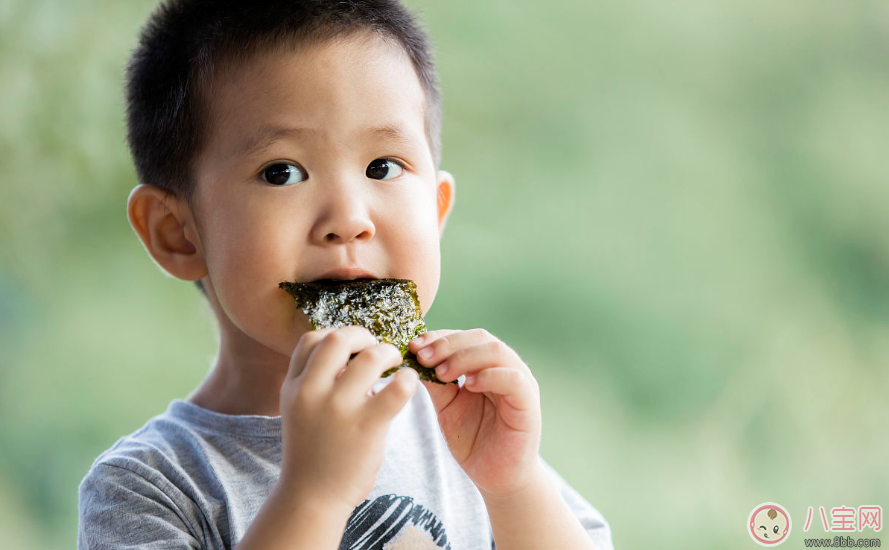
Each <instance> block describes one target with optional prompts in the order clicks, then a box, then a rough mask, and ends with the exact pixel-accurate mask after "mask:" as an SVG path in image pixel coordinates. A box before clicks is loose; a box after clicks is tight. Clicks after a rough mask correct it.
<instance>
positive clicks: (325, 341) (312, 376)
mask: <svg viewBox="0 0 889 550" xmlns="http://www.w3.org/2000/svg"><path fill="white" fill-rule="evenodd" d="M375 345H377V339H376V338H375V337H374V335H373V333H371V332H370V331H369V330H368V329H366V328H365V327H362V326H358V325H350V326H347V327H340V328H337V329H336V330H332V331H330V332H329V333H327V334H325V335H324V337H323V338H322V339H321V341H320V342H318V344H316V345H315V347H314V348H313V349H312V351H311V353H309V356H308V358H307V359H306V366H305V371H306V373H305V377H304V379H303V384H306V387H312V388H314V390H315V391H330V389H331V387H332V386H333V383H334V380H335V379H336V374H337V372H338V371H340V370H341V369H342V368H343V367H345V366H346V363H348V362H349V357H350V356H351V355H352V354H353V353H359V352H361V351H362V350H364V349H367V348H369V347H371V346H375ZM347 370H348V369H347Z"/></svg>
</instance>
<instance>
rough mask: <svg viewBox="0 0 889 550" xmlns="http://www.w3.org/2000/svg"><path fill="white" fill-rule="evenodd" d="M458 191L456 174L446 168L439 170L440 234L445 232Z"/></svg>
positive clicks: (437, 200)
mask: <svg viewBox="0 0 889 550" xmlns="http://www.w3.org/2000/svg"><path fill="white" fill-rule="evenodd" d="M456 191H457V186H456V182H455V181H454V176H452V175H451V173H450V172H448V171H446V170H439V171H438V190H437V192H436V202H437V205H438V234H439V236H441V235H442V234H443V233H444V228H445V224H446V223H447V221H448V215H449V214H450V213H451V210H452V209H453V208H454V197H455V194H456Z"/></svg>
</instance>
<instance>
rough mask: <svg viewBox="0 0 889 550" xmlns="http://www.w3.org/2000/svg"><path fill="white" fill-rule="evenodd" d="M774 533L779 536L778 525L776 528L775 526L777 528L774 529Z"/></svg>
mask: <svg viewBox="0 0 889 550" xmlns="http://www.w3.org/2000/svg"><path fill="white" fill-rule="evenodd" d="M772 531H774V532H775V534H776V535H777V534H778V526H777V525H776V526H775V528H774V529H772Z"/></svg>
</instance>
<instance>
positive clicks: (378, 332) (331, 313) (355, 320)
mask: <svg viewBox="0 0 889 550" xmlns="http://www.w3.org/2000/svg"><path fill="white" fill-rule="evenodd" d="M278 288H281V289H283V290H285V291H286V292H287V293H288V294H290V296H292V297H293V299H294V301H295V302H296V307H298V308H301V309H302V311H303V313H305V314H306V315H308V317H309V321H311V323H312V328H313V329H315V330H317V329H319V328H327V327H345V326H349V325H360V326H363V327H365V328H367V329H368V330H370V331H371V332H372V333H373V335H374V336H375V337H376V339H377V341H378V342H381V343H382V342H386V343H389V344H392V345H394V346H395V347H397V348H398V349H399V350H400V351H401V356H402V358H403V362H402V363H401V365H399V366H397V367H392V368H391V369H389V370H387V371H386V372H384V373H383V374H382V376H381V378H386V377H388V376H390V375H391V374H393V373H395V371H397V370H398V369H400V368H402V367H410V368H412V369H414V370H415V371H417V373H418V374H419V375H420V380H426V381H427V382H435V383H436V384H445V383H446V382H442V381H441V380H439V379H438V376H436V375H435V368H430V367H424V366H423V365H421V364H420V363H419V362H418V361H417V356H416V355H414V354H413V352H411V351H410V350H409V349H408V342H410V341H411V340H412V339H414V338H416V337H417V336H419V335H421V334H423V333H424V332H426V322H425V321H424V320H423V310H422V309H420V300H419V298H418V297H417V284H416V283H415V282H413V281H410V280H407V279H355V280H353V281H337V280H332V279H324V280H320V281H314V282H310V283H295V282H294V283H290V282H286V281H285V282H282V283H279V284H278ZM450 383H451V384H456V383H457V381H456V380H454V381H452V382H450Z"/></svg>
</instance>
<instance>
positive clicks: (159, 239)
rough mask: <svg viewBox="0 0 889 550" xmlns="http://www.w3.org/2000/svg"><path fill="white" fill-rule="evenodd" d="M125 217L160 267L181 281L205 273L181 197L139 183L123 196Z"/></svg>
mask: <svg viewBox="0 0 889 550" xmlns="http://www.w3.org/2000/svg"><path fill="white" fill-rule="evenodd" d="M127 218H128V219H129V221H130V225H131V226H132V227H133V230H134V231H135V232H136V235H137V236H138V237H139V240H140V241H142V246H144V247H145V250H146V252H148V254H149V255H150V256H151V258H152V259H153V260H154V261H155V263H157V264H158V266H160V267H161V269H163V270H164V271H166V272H167V273H169V274H170V275H172V276H174V277H176V278H177V279H182V280H184V281H196V280H198V279H200V278H202V277H203V276H205V275H206V274H207V265H206V262H205V260H204V256H203V253H202V252H201V247H200V239H199V238H198V235H197V231H196V227H195V223H194V217H193V216H192V213H191V209H190V208H189V207H188V206H187V205H186V204H185V201H183V200H181V199H178V198H176V197H175V196H173V195H172V194H171V193H169V192H167V191H165V190H163V189H161V188H160V187H157V186H156V185H146V184H140V185H138V186H136V187H135V188H134V189H133V190H132V191H131V192H130V196H129V197H128V198H127Z"/></svg>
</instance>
